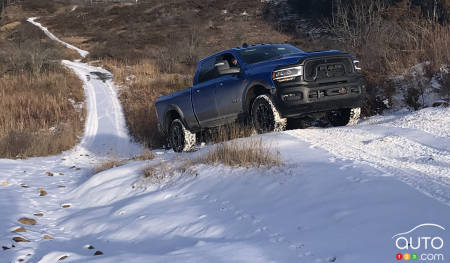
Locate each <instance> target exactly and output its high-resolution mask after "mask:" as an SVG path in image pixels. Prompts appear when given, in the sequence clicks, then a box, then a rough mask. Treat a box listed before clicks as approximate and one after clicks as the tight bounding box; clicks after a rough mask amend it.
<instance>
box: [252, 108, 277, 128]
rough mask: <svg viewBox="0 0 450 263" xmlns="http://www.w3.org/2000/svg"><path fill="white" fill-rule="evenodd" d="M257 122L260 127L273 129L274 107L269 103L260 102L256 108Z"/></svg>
mask: <svg viewBox="0 0 450 263" xmlns="http://www.w3.org/2000/svg"><path fill="white" fill-rule="evenodd" d="M256 122H257V126H258V129H259V130H261V131H263V132H266V131H271V130H272V129H273V123H274V117H273V112H272V108H271V107H270V105H268V104H267V103H260V104H258V107H257V108H256Z"/></svg>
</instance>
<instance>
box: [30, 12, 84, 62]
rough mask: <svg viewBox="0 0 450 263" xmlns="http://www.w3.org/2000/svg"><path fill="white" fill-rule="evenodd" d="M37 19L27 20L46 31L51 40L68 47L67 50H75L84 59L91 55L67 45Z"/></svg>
mask: <svg viewBox="0 0 450 263" xmlns="http://www.w3.org/2000/svg"><path fill="white" fill-rule="evenodd" d="M36 19H37V17H30V18H28V19H27V21H28V22H30V23H31V24H33V25H35V26H37V27H39V28H40V29H41V30H42V31H44V33H45V34H46V35H47V36H48V37H49V38H51V39H53V40H55V41H56V42H58V43H60V44H62V45H63V46H66V47H67V48H70V49H73V50H75V51H77V52H78V54H80V56H82V57H83V58H85V57H86V56H87V55H89V52H88V51H86V50H82V49H79V48H77V47H75V46H73V45H71V44H69V43H66V42H64V41H62V40H60V39H59V38H57V37H56V36H55V35H53V33H51V32H50V31H48V29H47V28H46V27H44V26H42V25H41V23H38V22H36Z"/></svg>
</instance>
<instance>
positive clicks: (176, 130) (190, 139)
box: [169, 119, 196, 152]
mask: <svg viewBox="0 0 450 263" xmlns="http://www.w3.org/2000/svg"><path fill="white" fill-rule="evenodd" d="M169 141H170V146H171V147H172V148H173V150H174V151H175V152H188V151H192V150H193V149H194V146H195V141H196V135H195V133H192V132H190V131H189V130H187V129H186V127H184V124H183V122H181V120H180V119H175V120H173V121H172V123H171V124H170V128H169Z"/></svg>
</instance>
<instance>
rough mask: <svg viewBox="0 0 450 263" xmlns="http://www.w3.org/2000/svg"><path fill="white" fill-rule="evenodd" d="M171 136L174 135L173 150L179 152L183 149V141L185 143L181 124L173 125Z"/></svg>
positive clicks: (172, 137)
mask: <svg viewBox="0 0 450 263" xmlns="http://www.w3.org/2000/svg"><path fill="white" fill-rule="evenodd" d="M171 135H172V136H171V139H172V146H173V148H175V149H176V150H178V151H179V150H180V149H181V147H183V141H184V136H183V131H182V127H181V125H180V124H179V123H175V124H174V125H173V127H172V133H171Z"/></svg>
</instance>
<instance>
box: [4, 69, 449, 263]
mask: <svg viewBox="0 0 450 263" xmlns="http://www.w3.org/2000/svg"><path fill="white" fill-rule="evenodd" d="M64 64H65V65H66V66H68V67H70V68H72V69H73V70H74V71H75V72H76V73H77V74H78V75H79V76H80V78H81V79H82V80H83V81H84V83H85V89H86V95H87V109H88V118H87V120H86V129H85V135H84V136H83V139H82V141H81V143H80V145H79V146H77V147H75V148H74V149H73V150H71V151H68V152H65V153H63V154H61V155H59V156H54V157H46V158H33V159H29V160H0V184H2V185H0V211H1V213H0V222H1V224H0V246H4V247H6V248H9V249H6V250H3V251H0V262H2V263H3V262H8V263H9V262H17V261H18V260H19V259H22V260H23V262H42V263H47V262H59V259H61V258H62V259H63V260H64V261H63V262H121V261H127V262H133V263H134V262H145V263H147V262H194V263H201V262H208V263H210V262H233V263H234V262H306V263H314V262H344V263H353V262H355V263H356V262H358V263H359V262H366V263H372V262H373V263H380V262H383V263H384V262H395V261H396V260H395V255H396V254H397V253H399V252H401V253H405V252H409V253H418V254H421V253H426V255H428V254H433V255H437V254H442V255H443V256H444V257H445V260H446V261H445V260H444V261H428V262H448V260H449V259H448V258H449V257H450V253H449V252H450V248H449V246H448V245H447V243H445V242H449V241H450V230H449V229H448V228H449V221H450V209H449V206H450V109H448V108H429V109H424V110H421V111H417V112H396V113H394V114H391V115H386V116H376V117H372V118H369V119H366V120H364V121H362V122H360V124H358V125H356V126H351V127H342V128H328V129H316V128H310V129H304V130H292V131H286V132H282V133H271V134H265V135H262V136H259V137H261V138H263V140H264V141H265V142H267V143H271V144H272V145H274V146H275V147H277V148H278V149H279V151H280V153H281V157H282V160H283V162H284V165H283V166H281V167H276V168H271V169H265V168H252V169H245V168H230V167H226V166H222V165H218V166H215V167H213V166H205V165H197V166H193V167H190V168H189V169H187V170H186V171H184V172H182V171H183V170H178V169H176V167H177V166H183V162H184V161H185V160H188V159H190V158H195V157H196V156H198V155H201V154H204V153H205V152H206V151H207V150H208V148H207V147H203V148H201V149H200V150H199V151H197V152H195V153H182V154H175V153H173V152H165V151H155V154H156V158H155V159H154V160H151V161H133V162H130V163H128V164H126V165H124V166H121V167H117V168H113V169H110V170H107V171H104V172H101V173H98V174H96V175H90V173H91V170H92V165H93V164H95V163H96V162H98V161H99V160H103V159H105V158H108V156H119V157H127V156H132V155H134V154H136V153H138V152H139V150H140V148H139V146H138V145H136V144H134V143H132V142H131V141H130V139H129V137H128V135H127V132H126V129H125V125H124V120H123V114H122V111H121V107H120V104H119V101H118V100H117V95H116V93H115V89H114V84H113V83H112V82H111V81H110V80H106V81H105V82H103V81H102V80H101V79H98V78H99V77H98V76H106V75H108V74H110V73H108V72H106V71H105V70H103V69H101V68H94V67H91V66H89V65H87V64H83V63H80V62H69V61H65V62H64ZM95 72H101V73H103V74H99V73H95ZM242 140H249V139H248V138H247V139H242ZM147 166H155V167H163V169H165V171H166V172H167V173H168V174H172V176H169V177H167V178H165V179H162V180H161V181H151V180H149V179H146V178H144V177H143V169H144V168H145V167H147ZM77 168H81V169H79V170H78V169H77ZM47 171H49V172H51V173H52V174H53V176H49V175H48V174H46V172H47ZM3 182H5V183H3ZM24 186H27V188H26V187H24ZM62 186H64V187H62ZM39 188H43V189H44V190H45V191H46V192H47V195H45V196H40V194H39V193H40V192H39ZM63 205H70V207H67V208H63ZM36 213H42V216H35V215H34V214H36ZM21 217H28V218H32V219H35V220H36V221H37V223H36V224H35V225H32V226H28V225H22V224H21V223H19V222H18V221H17V220H18V219H19V218H21ZM425 223H433V224H438V225H440V226H442V227H443V228H445V229H446V230H443V229H441V228H436V227H432V226H430V225H428V226H424V227H420V228H418V229H417V230H414V231H413V232H414V233H416V234H417V233H420V234H421V235H422V236H425V237H435V236H439V237H441V238H442V240H443V241H444V247H443V248H441V249H439V250H436V249H432V247H431V245H429V246H428V249H427V250H424V249H423V248H424V246H423V244H422V249H421V250H411V249H409V250H399V249H398V248H396V247H395V238H393V237H394V236H395V235H396V234H398V233H405V232H408V231H409V230H411V229H413V228H414V227H415V226H418V225H420V224H425ZM20 226H24V227H25V228H26V230H27V232H23V233H12V232H11V230H14V229H16V228H17V227H20ZM44 235H50V236H51V237H53V239H44V238H43V237H44ZM404 235H406V234H404ZM18 236H20V237H24V238H26V239H27V240H29V241H30V242H21V243H16V242H14V241H12V238H13V237H18ZM416 243H417V240H416V241H414V240H413V242H412V245H416ZM12 245H14V246H15V247H12ZM435 245H439V244H438V243H435ZM89 246H91V247H89ZM89 248H91V249H89ZM96 251H101V252H102V253H103V254H102V255H94V253H95V252H96ZM419 252H420V253H419Z"/></svg>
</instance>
